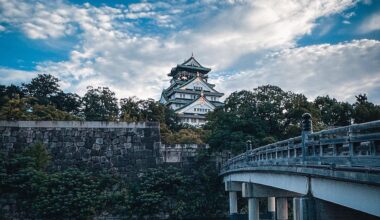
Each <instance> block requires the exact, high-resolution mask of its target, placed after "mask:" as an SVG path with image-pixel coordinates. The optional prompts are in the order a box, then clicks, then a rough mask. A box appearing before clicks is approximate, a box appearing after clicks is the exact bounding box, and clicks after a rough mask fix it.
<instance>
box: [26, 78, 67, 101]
mask: <svg viewBox="0 0 380 220" xmlns="http://www.w3.org/2000/svg"><path fill="white" fill-rule="evenodd" d="M58 82H59V80H58V78H56V77H54V76H52V75H50V74H39V75H38V76H37V77H36V78H33V79H32V81H31V82H30V83H27V84H22V85H23V87H24V88H25V89H26V91H27V94H28V95H29V96H32V97H35V98H37V99H38V101H39V103H40V104H50V100H49V99H50V98H51V97H52V96H55V95H56V94H57V93H58V92H59V91H60V89H59V84H58Z"/></svg>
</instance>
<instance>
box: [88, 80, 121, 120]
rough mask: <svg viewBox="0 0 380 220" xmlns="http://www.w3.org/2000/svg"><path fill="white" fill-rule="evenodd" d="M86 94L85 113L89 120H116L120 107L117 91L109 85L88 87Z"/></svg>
mask: <svg viewBox="0 0 380 220" xmlns="http://www.w3.org/2000/svg"><path fill="white" fill-rule="evenodd" d="M87 89H88V90H87V92H86V94H85V95H84V97H83V99H82V101H83V106H84V109H83V113H84V116H85V119H86V120H87V121H115V120H117V118H118V113H119V108H118V105H117V99H116V97H115V93H114V92H112V91H111V90H110V89H109V88H107V87H103V88H101V87H98V88H93V87H88V88H87Z"/></svg>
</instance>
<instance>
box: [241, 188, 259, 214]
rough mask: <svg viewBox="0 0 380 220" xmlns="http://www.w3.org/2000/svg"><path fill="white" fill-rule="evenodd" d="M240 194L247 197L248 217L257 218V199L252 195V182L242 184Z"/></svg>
mask: <svg viewBox="0 0 380 220" xmlns="http://www.w3.org/2000/svg"><path fill="white" fill-rule="evenodd" d="M241 192H242V196H243V197H244V198H248V219H249V220H259V219H260V217H259V199H258V198H257V197H254V184H252V183H243V184H242V191H241Z"/></svg>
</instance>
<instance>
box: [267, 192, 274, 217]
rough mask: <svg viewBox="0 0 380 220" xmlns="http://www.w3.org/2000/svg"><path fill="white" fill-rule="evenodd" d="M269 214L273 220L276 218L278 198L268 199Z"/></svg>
mask: <svg viewBox="0 0 380 220" xmlns="http://www.w3.org/2000/svg"><path fill="white" fill-rule="evenodd" d="M268 213H269V214H270V215H271V218H272V219H273V220H274V219H275V218H276V197H268Z"/></svg>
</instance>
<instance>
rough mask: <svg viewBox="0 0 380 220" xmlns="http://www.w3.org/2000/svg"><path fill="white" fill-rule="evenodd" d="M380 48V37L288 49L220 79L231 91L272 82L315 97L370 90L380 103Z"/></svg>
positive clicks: (341, 96) (344, 95)
mask: <svg viewBox="0 0 380 220" xmlns="http://www.w3.org/2000/svg"><path fill="white" fill-rule="evenodd" d="M379 51H380V41H376V40H354V41H351V42H345V43H340V44H336V45H330V44H322V45H313V46H307V47H300V48H291V49H284V50H282V51H280V52H275V53H272V54H270V55H268V56H267V57H266V58H264V59H263V60H262V61H261V64H260V67H258V68H256V69H255V70H247V71H243V72H241V73H239V74H235V75H232V76H227V77H224V76H220V77H218V78H217V79H216V81H217V82H218V83H219V84H220V87H222V88H223V89H224V90H225V91H228V92H232V91H234V90H236V89H237V88H240V89H252V88H254V87H257V86H260V85H263V84H272V85H277V86H280V87H281V88H283V89H284V90H290V91H294V92H301V93H303V94H305V95H306V96H307V97H308V98H311V99H313V98H315V97H317V96H321V95H330V96H333V97H336V98H338V99H339V100H346V101H354V99H355V97H354V95H357V94H359V93H369V95H370V98H373V99H374V101H376V102H377V103H380V97H379V95H378V94H376V93H373V91H376V90H379V87H380V86H379V85H380V63H379V62H378V61H379V60H380V52H379Z"/></svg>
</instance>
